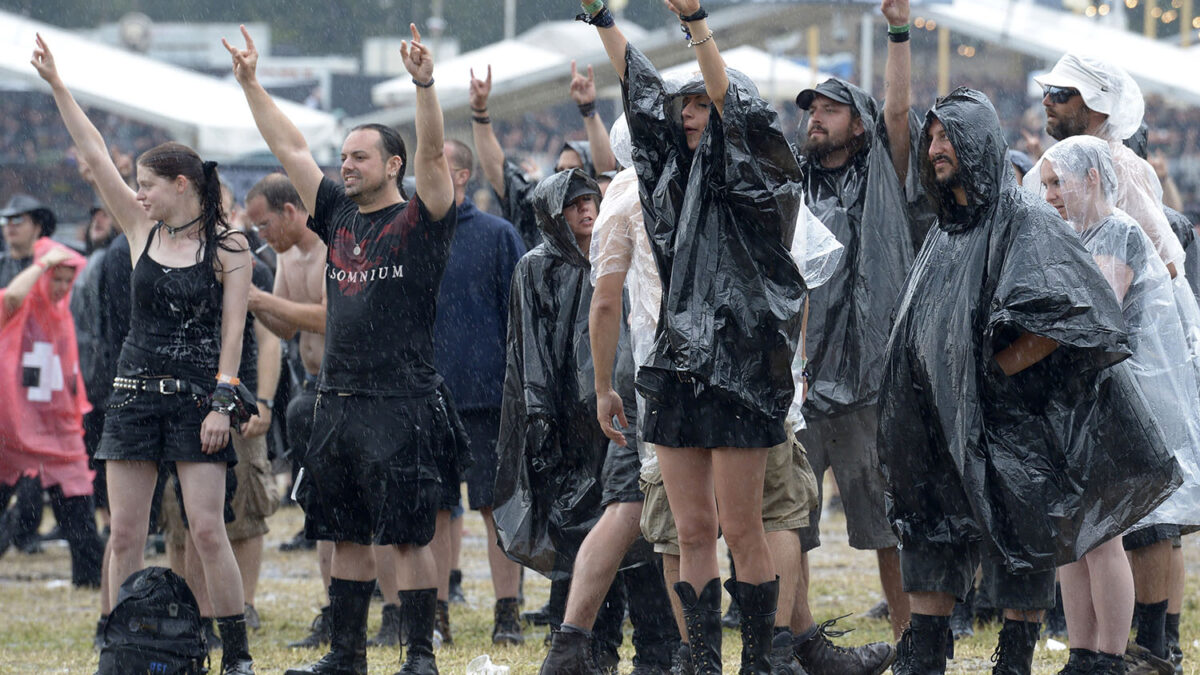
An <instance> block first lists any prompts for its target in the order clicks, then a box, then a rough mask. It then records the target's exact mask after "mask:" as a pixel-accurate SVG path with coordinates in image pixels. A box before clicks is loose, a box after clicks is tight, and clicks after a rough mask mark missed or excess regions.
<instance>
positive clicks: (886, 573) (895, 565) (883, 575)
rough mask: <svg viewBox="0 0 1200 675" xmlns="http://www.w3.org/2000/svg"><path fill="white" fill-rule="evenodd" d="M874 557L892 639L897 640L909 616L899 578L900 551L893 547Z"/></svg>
mask: <svg viewBox="0 0 1200 675" xmlns="http://www.w3.org/2000/svg"><path fill="white" fill-rule="evenodd" d="M875 556H876V557H877V558H878V559H879V581H880V584H881V585H882V586H883V596H884V597H885V598H887V602H888V617H889V618H890V620H891V622H892V637H893V638H894V639H896V640H899V639H900V635H901V634H903V633H904V629H905V628H907V627H908V621H909V616H910V614H911V611H910V610H909V606H908V594H907V593H905V592H904V582H903V581H902V580H901V578H900V551H899V550H897V549H896V547H895V546H893V547H891V548H881V549H879V550H877V551H875Z"/></svg>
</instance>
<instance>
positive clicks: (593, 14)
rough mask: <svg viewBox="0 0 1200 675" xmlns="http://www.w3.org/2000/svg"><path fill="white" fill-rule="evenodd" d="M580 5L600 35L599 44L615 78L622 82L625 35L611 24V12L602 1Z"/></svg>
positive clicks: (590, 1)
mask: <svg viewBox="0 0 1200 675" xmlns="http://www.w3.org/2000/svg"><path fill="white" fill-rule="evenodd" d="M581 4H582V5H583V11H584V14H587V15H588V18H587V22H588V23H590V24H592V25H593V26H595V27H596V32H597V33H599V34H600V42H602V43H603V44H604V51H605V52H606V53H607V54H608V60H609V62H610V63H612V67H613V70H615V71H616V72H617V77H619V78H620V79H621V81H622V82H624V81H625V48H626V47H628V46H629V41H628V40H626V39H625V34H624V33H622V32H621V29H620V28H617V25H616V24H615V23H614V22H613V17H612V12H610V11H608V8H607V7H605V6H604V2H603V0H589V1H588V2H582V0H581ZM581 16H582V15H581Z"/></svg>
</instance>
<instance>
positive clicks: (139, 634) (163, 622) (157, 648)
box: [96, 567, 208, 675]
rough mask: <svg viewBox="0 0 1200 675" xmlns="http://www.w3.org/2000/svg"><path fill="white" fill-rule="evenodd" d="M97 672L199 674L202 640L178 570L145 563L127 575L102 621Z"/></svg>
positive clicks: (204, 653)
mask: <svg viewBox="0 0 1200 675" xmlns="http://www.w3.org/2000/svg"><path fill="white" fill-rule="evenodd" d="M96 672H97V675H132V674H134V673H136V674H137V675H143V674H146V675H204V674H205V673H207V672H208V645H207V643H206V641H205V639H204V624H203V623H202V620H201V618H200V608H199V607H198V606H197V605H196V597H195V596H194V595H192V591H191V589H189V588H188V587H187V582H185V581H184V580H183V579H182V578H180V577H179V575H177V574H175V573H174V572H172V571H171V570H169V569H167V568H165V567H147V568H146V569H144V570H141V571H139V572H135V573H133V574H131V575H129V578H128V579H126V580H125V583H123V584H121V589H120V591H119V592H118V594H117V604H116V605H114V606H113V608H112V612H111V613H110V614H109V615H108V619H107V620H105V622H104V641H103V646H102V647H101V649H100V668H99V669H98V670H97V671H96Z"/></svg>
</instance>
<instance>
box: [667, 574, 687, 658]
mask: <svg viewBox="0 0 1200 675" xmlns="http://www.w3.org/2000/svg"><path fill="white" fill-rule="evenodd" d="M662 561H663V581H665V582H667V590H668V593H667V597H668V598H670V599H671V615H672V616H674V617H675V625H676V626H677V627H678V628H679V638H680V639H681V640H683V641H684V642H687V641H688V634H687V624H686V623H685V622H684V620H683V604H682V603H680V602H679V594H678V593H675V592H674V591H672V590H671V589H673V588H675V582H676V581H679V556H677V555H671V554H669V553H664V554H662Z"/></svg>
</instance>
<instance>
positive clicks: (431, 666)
mask: <svg viewBox="0 0 1200 675" xmlns="http://www.w3.org/2000/svg"><path fill="white" fill-rule="evenodd" d="M439 604H444V603H439V601H438V599H437V589H436V588H422V589H421V590H417V591H400V622H401V625H402V626H403V627H404V628H403V630H404V631H406V633H407V634H408V654H406V658H405V660H404V665H403V666H401V667H400V671H399V672H398V673H396V675H438V669H437V661H436V660H435V659H434V656H433V625H434V623H435V622H436V617H437V613H438V605H439Z"/></svg>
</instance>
